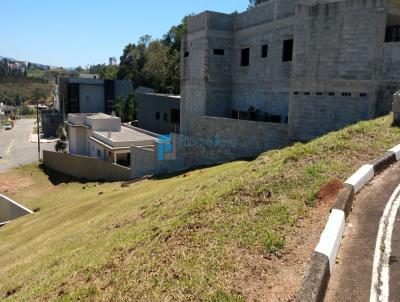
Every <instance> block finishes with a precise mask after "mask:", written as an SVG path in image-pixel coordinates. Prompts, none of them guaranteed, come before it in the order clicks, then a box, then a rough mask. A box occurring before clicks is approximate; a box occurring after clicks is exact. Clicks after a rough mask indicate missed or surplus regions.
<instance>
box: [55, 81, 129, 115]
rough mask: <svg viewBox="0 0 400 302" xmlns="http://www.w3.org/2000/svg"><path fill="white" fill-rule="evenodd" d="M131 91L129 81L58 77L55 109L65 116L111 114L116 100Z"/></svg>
mask: <svg viewBox="0 0 400 302" xmlns="http://www.w3.org/2000/svg"><path fill="white" fill-rule="evenodd" d="M132 89H133V86H132V82H130V81H119V80H115V81H114V80H99V79H94V78H81V77H79V78H75V77H59V78H58V80H57V88H56V101H55V108H56V109H57V110H59V111H60V112H61V113H64V114H65V115H66V114H68V113H91V112H103V113H106V114H111V113H112V112H113V111H115V102H116V100H117V98H118V97H126V96H127V95H128V93H129V92H130V91H131V90H132Z"/></svg>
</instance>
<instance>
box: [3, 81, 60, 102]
mask: <svg viewBox="0 0 400 302" xmlns="http://www.w3.org/2000/svg"><path fill="white" fill-rule="evenodd" d="M54 89H55V84H54V83H53V82H50V83H1V84H0V95H7V96H9V97H11V98H13V97H16V96H17V95H19V97H20V98H21V99H22V100H29V99H32V98H33V97H35V95H40V96H43V97H46V98H47V97H50V96H52V95H53V92H54Z"/></svg>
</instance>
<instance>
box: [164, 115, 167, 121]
mask: <svg viewBox="0 0 400 302" xmlns="http://www.w3.org/2000/svg"><path fill="white" fill-rule="evenodd" d="M164 122H168V113H164Z"/></svg>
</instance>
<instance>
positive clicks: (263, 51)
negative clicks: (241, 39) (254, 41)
mask: <svg viewBox="0 0 400 302" xmlns="http://www.w3.org/2000/svg"><path fill="white" fill-rule="evenodd" d="M261 57H262V58H267V57H268V45H263V46H262V47H261Z"/></svg>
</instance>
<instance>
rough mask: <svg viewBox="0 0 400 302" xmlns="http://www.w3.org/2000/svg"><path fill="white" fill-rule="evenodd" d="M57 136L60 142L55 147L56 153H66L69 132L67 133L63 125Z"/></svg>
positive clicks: (59, 128)
mask: <svg viewBox="0 0 400 302" xmlns="http://www.w3.org/2000/svg"><path fill="white" fill-rule="evenodd" d="M56 135H57V137H58V138H59V140H58V141H57V143H56V145H55V146H54V149H55V150H56V152H65V150H66V149H67V132H66V131H65V128H64V125H63V124H61V125H60V126H59V127H58V129H57V132H56Z"/></svg>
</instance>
